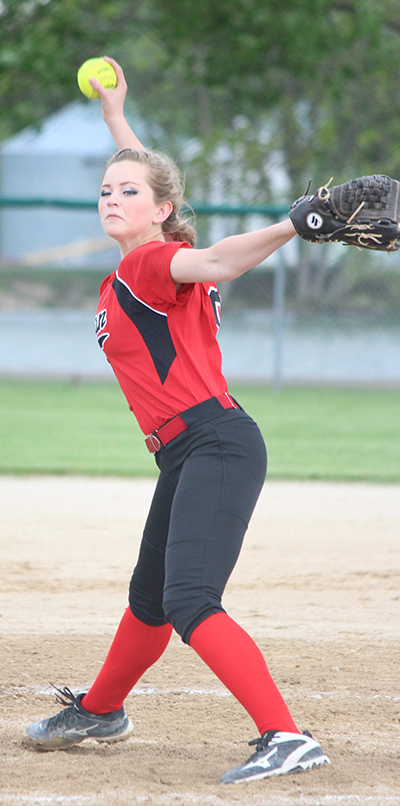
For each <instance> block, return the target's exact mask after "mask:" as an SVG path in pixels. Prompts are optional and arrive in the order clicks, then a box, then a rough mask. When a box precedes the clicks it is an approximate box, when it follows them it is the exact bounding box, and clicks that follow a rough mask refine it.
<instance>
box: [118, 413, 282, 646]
mask: <svg viewBox="0 0 400 806" xmlns="http://www.w3.org/2000/svg"><path fill="white" fill-rule="evenodd" d="M180 416H181V417H182V419H184V420H185V422H186V424H187V426H188V429H187V430H186V431H184V432H183V434H180V435H179V436H178V437H176V438H175V439H173V440H172V441H171V442H170V443H168V445H166V446H165V447H164V448H162V449H161V450H160V451H159V452H158V453H157V454H155V458H156V462H157V465H158V467H159V469H160V475H159V479H158V482H157V486H156V489H155V492H154V497H153V500H152V503H151V507H150V511H149V515H148V518H147V521H146V525H145V528H144V532H143V537H142V542H141V547H140V552H139V558H138V562H137V565H136V567H135V570H134V572H133V576H132V579H131V583H130V590H129V605H130V608H131V610H132V613H133V614H134V615H135V616H136V618H138V619H140V620H141V621H143V622H144V623H145V624H149V625H150V626H159V625H162V624H166V623H170V624H172V626H173V627H174V629H175V630H176V632H177V633H178V634H179V635H180V636H181V637H182V640H183V641H184V642H185V643H189V640H190V636H191V634H192V632H193V630H194V629H195V628H196V627H197V626H198V625H199V624H201V623H202V622H203V621H204V620H205V619H206V618H208V617H209V616H211V615H212V614H213V613H217V612H221V611H222V612H224V609H223V607H222V603H221V597H222V594H223V591H224V588H225V586H226V583H227V581H228V579H229V577H230V575H231V573H232V570H233V568H234V566H235V564H236V561H237V559H238V556H239V552H240V549H241V546H242V542H243V538H244V535H245V532H246V530H247V527H248V524H249V520H250V517H251V515H252V512H253V510H254V507H255V505H256V502H257V499H258V497H259V494H260V492H261V489H262V486H263V484H264V481H265V473H266V466H267V457H266V450H265V445H264V440H263V438H262V436H261V433H260V430H259V428H258V426H257V424H256V423H255V422H254V420H252V419H251V417H249V415H248V414H246V412H244V411H243V409H241V408H239V409H224V408H223V407H222V406H221V404H220V403H219V402H218V400H217V399H216V398H211V399H210V400H206V401H204V402H203V403H199V404H198V405H197V406H194V407H193V408H192V409H188V410H187V411H186V412H183V413H182V414H181V415H180Z"/></svg>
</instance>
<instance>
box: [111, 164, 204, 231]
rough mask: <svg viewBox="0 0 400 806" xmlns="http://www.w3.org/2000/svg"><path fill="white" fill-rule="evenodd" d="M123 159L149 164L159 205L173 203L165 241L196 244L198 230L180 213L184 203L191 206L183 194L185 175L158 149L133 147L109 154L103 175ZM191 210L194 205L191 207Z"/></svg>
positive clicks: (152, 185) (149, 171) (149, 179)
mask: <svg viewBox="0 0 400 806" xmlns="http://www.w3.org/2000/svg"><path fill="white" fill-rule="evenodd" d="M124 160H130V161H131V162H140V163H141V164H142V165H146V166H147V178H148V183H149V185H150V187H151V189H152V191H153V194H154V199H155V201H156V202H157V204H162V203H163V202H166V201H170V202H171V204H172V210H171V212H170V214H169V216H168V218H167V219H166V221H163V223H162V230H163V233H164V237H165V240H166V241H187V243H189V244H190V245H191V246H194V245H195V243H196V230H195V228H194V227H193V226H192V225H191V224H190V223H189V220H188V219H186V218H181V216H180V212H181V208H182V206H183V205H185V206H186V207H189V205H188V204H187V202H185V200H184V197H183V194H184V179H183V176H182V175H181V173H180V171H179V169H178V167H177V165H175V163H174V162H173V160H171V159H170V158H169V157H167V156H166V154H161V152H159V151H136V149H134V148H123V149H121V151H117V153H116V154H114V155H113V156H112V157H110V159H109V160H108V162H107V163H106V166H105V169H104V174H105V173H106V171H107V170H108V168H109V167H110V165H114V163H116V162H123V161H124ZM104 174H103V177H104ZM189 209H191V208H190V207H189ZM192 213H193V211H192ZM193 215H194V213H193Z"/></svg>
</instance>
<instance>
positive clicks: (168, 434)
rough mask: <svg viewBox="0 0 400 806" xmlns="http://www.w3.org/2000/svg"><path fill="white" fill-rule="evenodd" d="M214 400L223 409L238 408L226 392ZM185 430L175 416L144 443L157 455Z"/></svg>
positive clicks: (179, 418) (180, 419)
mask: <svg viewBox="0 0 400 806" xmlns="http://www.w3.org/2000/svg"><path fill="white" fill-rule="evenodd" d="M215 399H216V400H218V403H220V404H221V406H222V408H223V409H238V408H239V406H238V404H237V403H235V401H234V400H233V399H232V398H231V396H230V395H229V394H228V392H224V394H223V395H219V397H216V398H215ZM193 408H195V407H193ZM186 429H187V425H186V423H185V422H184V420H183V419H182V417H180V416H179V414H177V415H176V417H173V418H172V420H168V422H167V423H165V424H164V425H162V426H161V427H160V428H156V430H155V431H153V432H152V433H151V434H149V435H148V436H147V437H145V440H144V441H145V444H146V448H147V449H148V450H149V451H150V453H157V451H159V450H160V448H163V447H164V446H165V445H167V444H168V442H171V439H175V437H178V436H179V434H183V432H184V431H186Z"/></svg>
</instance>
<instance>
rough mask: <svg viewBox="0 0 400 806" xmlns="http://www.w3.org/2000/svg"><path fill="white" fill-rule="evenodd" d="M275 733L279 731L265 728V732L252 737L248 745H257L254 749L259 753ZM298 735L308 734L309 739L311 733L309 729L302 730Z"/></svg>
mask: <svg viewBox="0 0 400 806" xmlns="http://www.w3.org/2000/svg"><path fill="white" fill-rule="evenodd" d="M276 733H279V731H277V730H267V731H266V732H265V733H263V735H262V736H259V738H258V739H252V740H251V742H249V745H250V747H251V746H252V745H257V746H256V751H257V753H261V752H262V751H263V750H265V749H266V747H268V745H269V744H270V742H271V741H272V739H273V738H274V736H275V734H276ZM299 735H300V736H308V737H309V738H310V739H312V734H311V733H310V731H309V730H303V733H300V734H299Z"/></svg>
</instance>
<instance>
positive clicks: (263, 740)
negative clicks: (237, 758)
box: [249, 730, 278, 753]
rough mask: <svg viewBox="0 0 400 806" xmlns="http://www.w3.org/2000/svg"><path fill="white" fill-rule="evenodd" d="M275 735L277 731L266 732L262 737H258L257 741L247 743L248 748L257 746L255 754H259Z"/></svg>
mask: <svg viewBox="0 0 400 806" xmlns="http://www.w3.org/2000/svg"><path fill="white" fill-rule="evenodd" d="M275 733H278V731H277V730H267V731H266V732H265V733H263V735H262V736H259V737H258V739H252V740H251V742H249V746H250V747H252V746H253V745H257V746H256V751H257V753H261V752H262V750H265V748H266V747H268V745H269V744H270V742H271V740H272V739H273V737H274V736H275Z"/></svg>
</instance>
